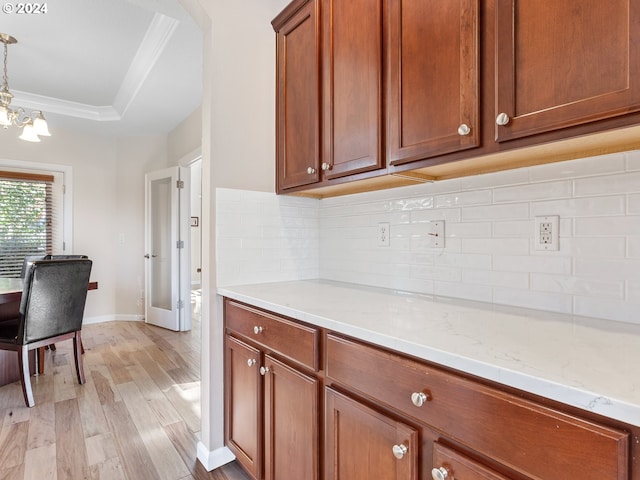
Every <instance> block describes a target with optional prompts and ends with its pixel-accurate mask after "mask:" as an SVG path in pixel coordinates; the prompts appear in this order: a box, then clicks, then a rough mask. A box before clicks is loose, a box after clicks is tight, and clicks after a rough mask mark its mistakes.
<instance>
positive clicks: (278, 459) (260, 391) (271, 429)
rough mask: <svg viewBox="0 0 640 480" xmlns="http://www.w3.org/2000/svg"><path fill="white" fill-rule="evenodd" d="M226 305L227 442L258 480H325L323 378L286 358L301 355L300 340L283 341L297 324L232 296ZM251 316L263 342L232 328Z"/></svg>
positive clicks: (235, 327) (252, 475) (305, 329)
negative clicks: (263, 312) (262, 312)
mask: <svg viewBox="0 0 640 480" xmlns="http://www.w3.org/2000/svg"><path fill="white" fill-rule="evenodd" d="M245 308H246V310H245ZM225 309H226V312H227V313H229V315H228V316H227V315H226V317H227V318H226V320H227V322H228V324H227V335H226V337H225V411H226V423H225V437H226V442H227V446H228V447H229V449H230V450H231V451H232V452H233V453H234V454H235V455H236V458H237V460H238V462H239V463H240V464H241V465H242V466H243V467H244V469H245V471H246V472H247V473H248V474H249V475H250V476H251V477H252V478H254V479H255V480H263V479H264V480H300V479H305V480H307V479H308V480H319V478H320V476H319V475H320V467H319V458H320V433H319V428H320V422H319V418H320V407H319V405H320V393H321V390H320V381H319V380H318V378H317V377H316V376H315V374H314V373H313V372H305V371H303V370H306V369H303V368H301V367H300V366H298V365H296V362H294V361H291V362H290V361H287V360H284V358H292V357H295V356H296V354H297V349H298V348H299V345H295V344H286V343H284V342H282V341H281V339H282V338H281V337H282V334H283V333H285V332H286V333H291V329H294V330H295V328H296V325H295V324H293V323H291V321H289V320H286V319H282V323H279V322H280V320H279V319H278V318H277V317H275V316H273V315H265V316H264V317H262V316H261V315H260V313H259V312H258V311H257V310H255V309H252V308H250V307H244V306H242V305H240V304H237V303H231V302H228V301H227V302H226V303H225ZM241 319H243V320H245V321H244V322H241V321H240V320H241ZM249 321H253V322H254V323H255V331H256V332H258V333H256V335H260V337H259V338H260V340H259V342H256V341H255V340H254V339H252V338H251V337H243V336H241V335H235V334H232V333H230V332H234V331H235V330H237V329H239V326H241V325H245V324H248V323H247V322H249ZM300 328H301V329H302V330H303V334H304V333H305V332H306V333H310V332H309V330H310V329H309V328H308V327H303V326H300ZM247 331H249V329H247ZM253 331H254V330H253V329H251V332H252V334H253ZM269 338H271V339H273V340H272V341H273V345H277V346H278V348H277V349H275V348H273V347H272V345H270V342H269V340H268V339H269ZM302 357H303V358H306V356H302ZM309 360H310V362H311V363H312V364H315V363H316V362H315V361H314V360H313V359H309Z"/></svg>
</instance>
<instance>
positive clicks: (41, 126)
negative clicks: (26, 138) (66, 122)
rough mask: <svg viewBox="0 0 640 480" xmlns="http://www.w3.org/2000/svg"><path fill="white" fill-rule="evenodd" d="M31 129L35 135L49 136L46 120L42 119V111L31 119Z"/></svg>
mask: <svg viewBox="0 0 640 480" xmlns="http://www.w3.org/2000/svg"><path fill="white" fill-rule="evenodd" d="M33 129H34V130H35V132H36V134H37V135H41V136H43V137H50V136H51V134H50V133H49V126H48V125H47V121H46V120H45V119H44V115H42V112H38V113H37V115H36V117H35V118H34V119H33Z"/></svg>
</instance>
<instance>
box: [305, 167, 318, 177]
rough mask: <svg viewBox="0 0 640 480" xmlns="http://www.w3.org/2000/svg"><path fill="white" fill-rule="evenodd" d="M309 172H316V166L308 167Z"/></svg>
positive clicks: (310, 173)
mask: <svg viewBox="0 0 640 480" xmlns="http://www.w3.org/2000/svg"><path fill="white" fill-rule="evenodd" d="M307 173H308V174H309V175H313V174H314V173H316V169H315V168H313V167H308V168H307Z"/></svg>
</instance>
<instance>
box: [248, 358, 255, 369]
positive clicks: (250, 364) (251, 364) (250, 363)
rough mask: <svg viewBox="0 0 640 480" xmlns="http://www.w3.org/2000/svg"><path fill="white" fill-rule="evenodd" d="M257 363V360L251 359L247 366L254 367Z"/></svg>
mask: <svg viewBox="0 0 640 480" xmlns="http://www.w3.org/2000/svg"><path fill="white" fill-rule="evenodd" d="M256 363H257V361H256V359H255V358H250V359H249V360H247V366H249V367H253V366H254V365H255V364H256Z"/></svg>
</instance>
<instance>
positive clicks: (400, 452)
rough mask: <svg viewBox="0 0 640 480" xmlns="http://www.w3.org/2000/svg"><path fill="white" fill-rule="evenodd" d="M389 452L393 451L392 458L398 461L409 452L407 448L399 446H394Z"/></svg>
mask: <svg viewBox="0 0 640 480" xmlns="http://www.w3.org/2000/svg"><path fill="white" fill-rule="evenodd" d="M391 450H392V451H393V456H394V457H396V458H397V459H398V460H402V459H403V458H404V456H405V455H406V454H407V452H408V451H409V448H408V447H407V446H406V445H403V444H400V445H394V446H393V448H392V449H391Z"/></svg>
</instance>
